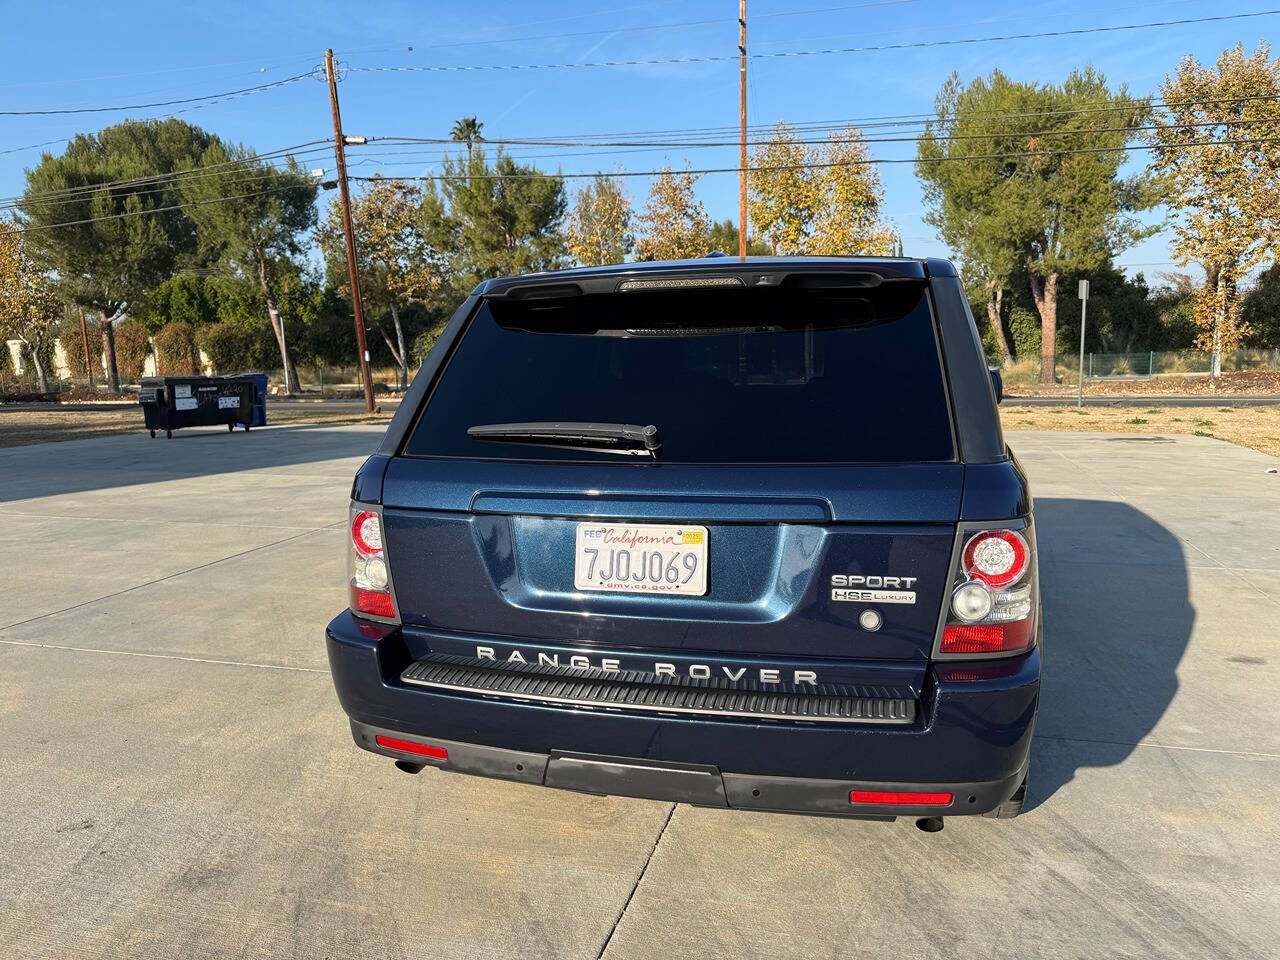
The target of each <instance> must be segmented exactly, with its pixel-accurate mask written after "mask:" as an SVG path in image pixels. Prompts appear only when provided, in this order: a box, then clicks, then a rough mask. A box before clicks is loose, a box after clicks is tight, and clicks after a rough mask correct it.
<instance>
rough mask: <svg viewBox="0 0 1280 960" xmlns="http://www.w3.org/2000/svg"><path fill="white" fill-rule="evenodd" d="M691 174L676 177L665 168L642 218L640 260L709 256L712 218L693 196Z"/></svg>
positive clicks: (694, 179)
mask: <svg viewBox="0 0 1280 960" xmlns="http://www.w3.org/2000/svg"><path fill="white" fill-rule="evenodd" d="M696 181H697V177H695V176H694V175H693V174H692V173H689V172H688V171H685V172H684V173H681V174H679V175H676V174H673V173H672V172H671V168H670V167H664V168H663V169H662V171H661V172H660V173H659V174H658V178H657V179H656V180H655V181H654V182H653V187H652V188H651V189H650V191H649V201H648V203H646V204H645V208H644V212H643V213H642V214H641V216H640V225H641V229H642V233H641V236H640V238H639V240H637V242H636V255H637V257H639V259H641V260H682V259H685V258H688V257H701V256H703V255H704V254H706V253H707V252H708V249H709V246H708V245H709V243H710V237H711V218H710V217H709V216H707V208H706V207H704V206H703V205H702V202H701V201H700V200H699V199H698V198H697V197H695V196H694V194H693V185H694V183H695V182H696Z"/></svg>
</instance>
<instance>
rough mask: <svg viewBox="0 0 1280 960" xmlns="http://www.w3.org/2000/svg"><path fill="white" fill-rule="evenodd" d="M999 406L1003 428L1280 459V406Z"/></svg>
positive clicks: (1008, 401) (1005, 403) (1011, 403)
mask: <svg viewBox="0 0 1280 960" xmlns="http://www.w3.org/2000/svg"><path fill="white" fill-rule="evenodd" d="M1016 403H1017V401H1016V400H1012V401H1011V400H1006V401H1005V402H1004V403H1003V404H1002V405H1001V407H1000V414H1001V419H1002V421H1003V423H1004V426H1005V429H1012V430H1068V431H1071V432H1072V433H1081V432H1105V433H1140V434H1170V433H1174V434H1192V435H1194V436H1197V437H1216V438H1218V439H1219V440H1227V441H1230V442H1231V443H1238V444H1239V445H1240V446H1242V447H1252V448H1253V449H1254V450H1261V451H1262V452H1263V453H1269V454H1271V455H1272V456H1280V406H1274V407H1169V408H1162V407H1159V406H1153V407H1150V408H1145V409H1144V408H1142V407H1084V408H1083V409H1081V408H1079V407H1020V406H1017V405H1016Z"/></svg>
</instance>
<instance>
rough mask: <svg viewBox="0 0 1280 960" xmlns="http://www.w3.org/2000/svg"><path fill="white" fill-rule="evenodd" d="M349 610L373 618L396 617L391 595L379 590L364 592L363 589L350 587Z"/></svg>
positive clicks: (354, 586)
mask: <svg viewBox="0 0 1280 960" xmlns="http://www.w3.org/2000/svg"><path fill="white" fill-rule="evenodd" d="M351 609H352V610H354V611H355V612H356V613H370V614H373V616H375V617H387V618H388V619H391V618H393V617H395V615H396V605H395V603H394V602H393V601H392V599H391V594H389V593H383V592H381V591H379V590H366V589H364V587H357V586H356V585H355V584H354V583H353V584H352V585H351Z"/></svg>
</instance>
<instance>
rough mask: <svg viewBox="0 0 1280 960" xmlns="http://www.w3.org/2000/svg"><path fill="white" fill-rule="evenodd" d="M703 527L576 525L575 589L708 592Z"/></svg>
mask: <svg viewBox="0 0 1280 960" xmlns="http://www.w3.org/2000/svg"><path fill="white" fill-rule="evenodd" d="M707 539H708V538H707V528H706V527H699V526H690V525H688V524H682V525H678V526H677V525H668V524H643V523H580V524H578V532H577V537H576V540H575V544H574V560H573V585H574V587H576V588H577V589H578V590H614V591H626V592H629V593H663V594H684V595H687V596H696V597H700V596H702V595H703V594H704V593H706V592H707Z"/></svg>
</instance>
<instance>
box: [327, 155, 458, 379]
mask: <svg viewBox="0 0 1280 960" xmlns="http://www.w3.org/2000/svg"><path fill="white" fill-rule="evenodd" d="M421 204H422V191H421V190H420V189H419V188H418V187H417V186H416V185H414V184H411V183H407V182H405V181H403V180H386V179H382V178H375V179H374V181H373V182H372V183H371V184H370V185H369V188H368V189H367V190H366V191H365V192H364V193H363V194H362V195H360V196H358V197H355V198H353V199H352V202H351V219H352V221H353V223H354V225H355V233H356V255H357V256H358V257H359V261H360V262H359V270H360V291H361V297H362V299H363V301H364V304H365V315H366V316H368V315H369V313H370V312H371V311H370V309H369V308H371V307H372V308H373V311H372V312H374V313H376V312H378V310H379V309H380V308H381V309H386V310H387V311H388V312H389V313H390V315H391V323H392V328H393V330H394V332H395V342H392V340H391V337H390V336H388V334H387V331H386V329H385V328H384V327H383V326H382V324H381V323H380V322H379V321H377V320H373V322H372V326H373V327H374V329H375V330H377V332H378V333H379V334H381V336H382V339H383V340H384V341H385V342H386V345H387V349H388V350H389V351H390V353H391V356H392V357H393V358H394V359H395V362H396V364H397V365H398V366H399V367H400V387H401V389H404V388H405V387H406V386H407V385H408V379H409V360H410V357H409V353H408V350H407V349H406V346H405V335H404V325H403V324H402V323H401V319H400V310H401V308H402V307H403V306H405V305H406V304H408V303H412V302H417V303H423V304H427V303H432V302H434V301H435V300H436V298H437V297H438V296H439V293H440V289H441V286H442V283H441V272H442V269H441V267H440V265H439V264H438V263H437V262H436V258H435V256H434V255H433V253H432V251H431V249H430V248H429V247H428V245H427V242H426V237H425V236H424V234H423V231H422V228H421V225H420V223H419V218H418V211H419V208H420V207H421ZM342 223H343V218H342V205H341V202H340V201H339V200H336V199H335V200H334V202H333V203H332V204H330V206H329V211H328V215H327V216H326V218H325V221H324V223H323V224H322V225H321V227H320V229H319V230H318V231H317V239H318V240H319V241H320V246H321V249H322V250H324V252H325V255H326V258H327V260H328V263H329V273H330V276H331V277H334V278H336V279H337V281H338V282H337V286H338V289H339V291H340V292H341V293H342V295H343V296H347V297H349V296H350V295H351V289H350V288H351V282H350V279H349V277H350V274H349V272H348V269H347V253H346V241H345V237H344V234H343V229H342Z"/></svg>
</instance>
